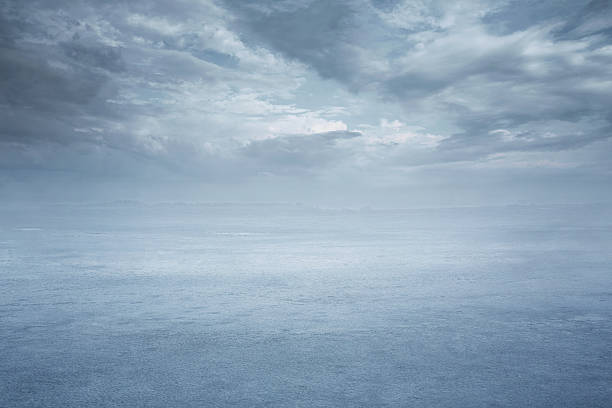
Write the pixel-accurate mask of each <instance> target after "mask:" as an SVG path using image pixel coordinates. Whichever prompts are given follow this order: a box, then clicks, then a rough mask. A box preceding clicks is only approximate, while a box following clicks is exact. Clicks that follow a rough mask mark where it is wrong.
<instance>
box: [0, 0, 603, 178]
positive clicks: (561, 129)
mask: <svg viewBox="0 0 612 408" xmlns="http://www.w3.org/2000/svg"><path fill="white" fill-rule="evenodd" d="M611 13H612V6H611V3H610V1H605V0H594V1H591V2H586V3H585V2H575V1H552V0H543V1H540V2H532V1H527V0H475V1H469V2H447V1H441V0H411V1H404V0H371V1H370V0H341V1H335V2H328V1H322V0H306V1H297V0H282V1H258V2H244V1H237V0H219V1H207V0H204V1H199V2H192V1H187V0H185V1H174V2H169V1H162V0H153V1H144V0H135V1H131V2H127V3H126V2H123V1H114V0H113V1H108V2H97V1H89V0H77V1H70V2H69V1H67V0H52V1H44V2H43V1H34V0H31V1H21V2H5V3H2V6H1V7H0V107H1V109H0V149H2V152H3V154H1V155H0V166H2V168H4V169H6V174H10V172H11V171H17V169H28V168H30V169H35V170H36V171H45V169H47V170H49V171H61V172H70V171H73V172H74V173H78V174H90V175H91V176H92V177H94V176H95V177H104V176H105V175H107V176H108V177H115V178H120V177H121V175H124V176H126V177H131V176H132V175H136V174H141V175H144V176H146V175H147V174H149V175H151V177H152V178H153V177H162V176H163V177H169V175H171V174H175V175H177V177H183V178H195V179H201V180H214V181H215V182H218V183H221V184H222V183H224V182H228V183H230V182H231V183H234V182H238V181H239V180H243V181H245V182H248V180H252V179H254V178H256V177H257V175H260V174H264V175H265V174H274V175H286V176H287V177H295V178H296V180H300V181H304V180H307V179H309V178H316V177H319V176H321V177H322V178H325V179H337V180H340V179H342V178H344V177H346V178H347V179H348V180H351V181H352V182H355V183H362V182H366V181H365V180H368V181H367V182H368V183H370V184H372V185H374V184H376V183H381V184H385V185H386V184H393V183H396V185H398V186H400V185H402V183H403V182H404V181H403V179H402V178H401V177H400V176H398V174H404V173H402V172H407V173H410V172H411V171H413V170H411V169H416V168H418V169H423V168H431V169H432V172H433V171H434V170H433V169H434V168H437V167H439V166H450V167H454V168H455V169H459V168H462V166H473V165H478V166H481V165H482V164H483V163H491V162H495V164H496V166H497V167H496V168H502V167H503V164H504V163H505V162H506V160H507V164H508V166H513V165H516V163H519V162H520V163H522V164H521V165H528V163H530V160H532V158H534V157H536V156H537V160H536V159H535V158H534V159H533V160H534V161H533V163H534V167H538V166H540V167H541V166H542V163H557V164H559V166H557V167H556V168H559V169H560V168H564V169H568V168H573V169H576V168H581V166H587V167H588V166H590V167H589V169H591V170H592V171H593V172H596V171H599V172H600V173H599V174H600V175H601V174H603V173H605V172H607V171H608V167H607V165H606V164H605V163H603V161H604V159H603V158H602V156H601V154H600V153H598V152H597V149H596V148H594V147H593V146H601V149H604V150H605V149H609V148H610V144H609V139H610V137H611V136H612V109H611V108H610V107H611V106H612V80H611V79H610V78H612V68H610V67H612V48H611V47H612V45H611V44H612V41H611V38H612V37H611V36H610V33H611V32H612V31H611V30H612V28H611V27H612V23H610V21H612V18H610V17H611V16H612V14H611ZM561 153H563V154H561ZM565 153H567V154H565ZM84 158H85V159H84ZM564 161H565V162H564ZM538 163H539V164H538ZM564 163H565V164H567V166H565V167H564ZM593 163H596V164H593ZM153 168H158V171H154V170H152V169H153ZM538 168H539V167H538ZM415 171H416V170H415ZM419 171H421V170H419ZM432 174H433V173H432ZM606 174H607V173H606ZM448 177H449V180H452V178H453V174H452V173H449V175H448ZM425 180H426V177H424V176H423V182H426V181H425ZM449 182H450V181H449Z"/></svg>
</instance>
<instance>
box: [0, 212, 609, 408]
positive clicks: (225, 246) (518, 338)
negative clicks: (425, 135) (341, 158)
mask: <svg viewBox="0 0 612 408" xmlns="http://www.w3.org/2000/svg"><path fill="white" fill-rule="evenodd" d="M611 319H612V215H611V212H610V209H609V208H607V207H606V206H571V207H547V208H543V207H505V208H472V209H437V210H409V211H408V210H406V211H372V210H368V211H349V210H345V211H335V210H313V209H308V208H305V207H301V206H236V205H234V206H226V207H223V206H214V205H136V204H134V205H130V204H122V205H104V206H93V205H89V206H74V205H73V206H65V205H57V206H49V207H46V208H38V209H34V208H30V209H26V208H3V209H0V406H2V407H88V406H105V407H115V406H122V407H141V406H142V407H213V406H243V407H255V406H279V407H281V406H282V407H284V406H291V407H327V406H329V407H332V406H335V407H345V406H365V407H377V406H410V407H579V406H581V407H582V406H584V407H587V406H588V407H610V406H612V320H611Z"/></svg>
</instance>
